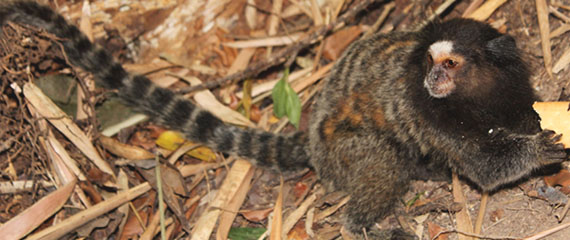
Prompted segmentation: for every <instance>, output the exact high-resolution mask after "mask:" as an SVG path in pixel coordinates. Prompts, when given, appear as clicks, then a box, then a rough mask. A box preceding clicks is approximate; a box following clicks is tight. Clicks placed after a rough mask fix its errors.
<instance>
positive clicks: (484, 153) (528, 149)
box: [451, 130, 567, 191]
mask: <svg viewBox="0 0 570 240" xmlns="http://www.w3.org/2000/svg"><path fill="white" fill-rule="evenodd" d="M560 136H561V135H555V133H554V132H553V131H550V130H544V131H541V132H539V133H537V134H533V135H523V134H517V133H509V132H508V131H507V130H498V131H496V132H495V133H491V134H489V136H488V137H486V138H479V139H477V140H471V141H464V142H463V143H462V144H460V145H462V146H461V147H460V149H456V150H457V152H456V154H455V155H456V156H457V158H459V159H454V160H452V161H451V164H452V166H453V165H454V166H453V167H455V169H456V170H458V172H459V173H460V174H462V175H463V176H466V177H468V178H469V179H470V180H472V181H473V182H475V183H476V184H478V185H479V187H481V189H482V190H484V191H491V190H494V189H496V188H497V187H498V186H500V185H502V184H506V183H510V182H513V181H516V180H518V179H520V178H521V177H524V176H526V175H528V174H530V173H531V172H532V171H533V170H535V169H537V168H540V167H542V166H545V165H548V164H552V163H560V162H562V161H564V160H566V159H567V155H566V152H565V151H564V146H563V145H562V144H560V143H557V142H558V140H560Z"/></svg>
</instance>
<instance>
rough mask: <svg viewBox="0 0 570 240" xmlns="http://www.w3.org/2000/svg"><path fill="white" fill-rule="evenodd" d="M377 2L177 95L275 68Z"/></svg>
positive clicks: (363, 4) (366, 2)
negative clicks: (243, 66) (295, 41)
mask: <svg viewBox="0 0 570 240" xmlns="http://www.w3.org/2000/svg"><path fill="white" fill-rule="evenodd" d="M378 1H380V0H364V1H362V2H360V3H358V4H357V5H356V6H354V7H353V8H352V9H351V10H349V11H347V12H346V13H344V14H343V15H342V16H341V17H339V18H338V19H337V21H335V22H333V23H330V24H327V25H323V26H322V27H320V28H319V29H317V30H316V31H314V32H313V33H311V34H309V35H308V36H307V37H305V38H303V39H301V40H300V41H299V42H298V43H296V44H295V45H293V46H290V47H288V48H285V49H282V50H280V51H279V52H277V53H275V54H274V55H273V56H272V57H271V58H268V59H265V60H263V61H260V62H256V63H253V64H251V66H250V67H248V68H247V69H246V70H244V71H241V72H238V73H234V74H231V75H228V76H225V77H222V78H218V79H216V80H214V81H210V82H206V83H203V84H200V85H197V86H194V87H185V88H181V89H180V90H178V93H180V94H186V93H189V92H193V91H197V90H203V89H212V88H215V87H219V86H222V85H225V84H227V83H230V82H233V81H240V80H243V79H246V78H250V77H253V76H255V75H257V74H259V73H261V72H263V71H264V70H266V69H268V68H270V67H272V66H275V65H278V64H281V63H283V62H285V61H287V59H288V58H287V56H289V55H291V54H292V53H296V52H299V51H300V50H301V49H304V48H306V47H308V46H309V45H311V44H313V42H314V41H316V40H317V39H318V38H319V37H320V36H323V35H326V34H328V33H330V32H331V31H333V30H334V29H336V28H337V27H340V26H342V25H343V24H345V23H346V22H347V21H348V19H350V18H353V17H354V16H356V14H358V13H359V12H360V11H362V10H364V9H366V7H368V6H369V5H370V4H372V3H374V2H378Z"/></svg>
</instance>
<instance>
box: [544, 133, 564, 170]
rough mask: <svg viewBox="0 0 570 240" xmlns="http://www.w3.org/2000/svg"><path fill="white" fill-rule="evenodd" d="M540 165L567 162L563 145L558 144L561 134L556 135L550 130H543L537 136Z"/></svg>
mask: <svg viewBox="0 0 570 240" xmlns="http://www.w3.org/2000/svg"><path fill="white" fill-rule="evenodd" d="M537 137H538V143H539V149H540V152H539V154H540V156H539V158H540V159H541V163H542V164H544V165H546V164H552V163H560V162H563V161H565V160H568V155H567V154H566V151H565V150H564V145H563V144H562V143H559V141H560V139H561V138H562V134H556V133H555V132H554V131H552V130H544V131H542V132H540V133H538V134H537Z"/></svg>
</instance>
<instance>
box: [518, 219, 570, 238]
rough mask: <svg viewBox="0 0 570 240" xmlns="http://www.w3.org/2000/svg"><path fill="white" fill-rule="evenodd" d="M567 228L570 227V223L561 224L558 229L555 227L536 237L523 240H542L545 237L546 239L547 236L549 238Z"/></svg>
mask: <svg viewBox="0 0 570 240" xmlns="http://www.w3.org/2000/svg"><path fill="white" fill-rule="evenodd" d="M567 227H570V222H567V223H564V224H560V225H558V226H556V227H553V228H551V229H548V230H546V231H542V232H540V233H537V234H536V235H534V236H532V237H528V238H525V239H523V240H538V239H541V238H543V237H546V236H548V235H550V234H553V233H555V232H558V231H560V230H562V229H564V228H567Z"/></svg>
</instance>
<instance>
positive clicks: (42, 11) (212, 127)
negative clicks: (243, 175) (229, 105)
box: [0, 1, 309, 170]
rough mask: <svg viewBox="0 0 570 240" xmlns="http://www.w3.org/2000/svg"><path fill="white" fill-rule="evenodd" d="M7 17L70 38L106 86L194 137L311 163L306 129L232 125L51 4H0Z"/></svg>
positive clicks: (285, 163) (286, 166) (271, 163)
mask: <svg viewBox="0 0 570 240" xmlns="http://www.w3.org/2000/svg"><path fill="white" fill-rule="evenodd" d="M7 21H11V22H15V23H20V24H28V25H32V26H35V27H39V28H42V29H45V30H46V31H48V32H50V33H52V34H54V35H56V36H57V37H59V38H61V39H64V40H63V41H62V42H61V43H62V45H63V46H64V49H65V53H66V55H67V58H68V59H69V61H70V62H71V63H72V64H74V65H76V66H79V67H81V68H82V69H84V70H85V71H88V72H90V73H92V74H93V75H94V77H95V79H96V80H97V81H98V83H100V84H102V85H103V86H104V87H106V88H111V89H118V90H119V97H120V98H121V99H122V100H123V101H124V102H126V103H127V104H128V105H130V106H132V107H134V108H136V109H137V110H139V111H141V112H142V113H144V114H146V115H148V116H149V117H151V118H153V119H154V120H155V121H157V122H158V123H160V124H162V125H164V126H166V127H168V128H170V129H173V130H177V131H180V132H182V133H183V134H184V135H185V137H186V138H188V139H189V140H192V141H195V142H200V143H202V144H205V145H206V146H208V147H210V148H212V149H214V150H217V151H221V152H224V153H228V154H233V155H237V156H240V157H243V158H246V159H249V160H251V161H252V163H254V164H256V165H258V166H263V167H268V168H274V169H279V170H290V169H296V168H302V167H306V166H308V160H309V156H308V154H307V151H306V149H305V147H304V146H305V145H306V141H307V140H306V138H305V137H304V136H303V134H302V133H295V134H293V135H288V136H285V135H276V134H272V133H268V132H263V131H259V130H255V129H241V128H238V127H235V126H229V125H226V124H224V123H223V122H222V121H221V120H220V119H218V118H216V117H215V116H214V115H212V114H211V113H210V112H207V111H205V110H203V109H200V108H198V107H196V106H195V105H194V104H193V103H192V102H191V101H189V100H187V99H184V98H182V97H180V96H177V95H175V94H174V93H173V92H172V91H170V90H168V89H165V88H160V87H158V86H156V85H155V84H153V83H152V82H151V81H150V80H149V79H148V78H146V77H145V76H141V75H131V74H129V73H128V72H127V71H126V70H125V69H124V68H123V67H122V65H121V64H120V63H118V62H116V61H115V60H114V59H113V57H112V56H111V55H109V54H108V53H107V52H106V51H105V50H104V49H101V48H98V47H97V46H95V45H94V44H93V43H91V41H89V39H88V38H87V37H86V36H85V35H84V34H83V33H81V32H80V31H79V29H78V28H77V27H75V26H73V25H71V24H68V23H67V21H65V19H64V18H63V17H62V16H61V15H59V14H57V13H56V12H54V11H53V10H51V9H50V8H49V7H47V6H42V5H39V4H37V3H35V2H31V1H8V2H4V3H0V24H4V23H6V22H7ZM0 31H1V30H0ZM0 33H1V32H0Z"/></svg>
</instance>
